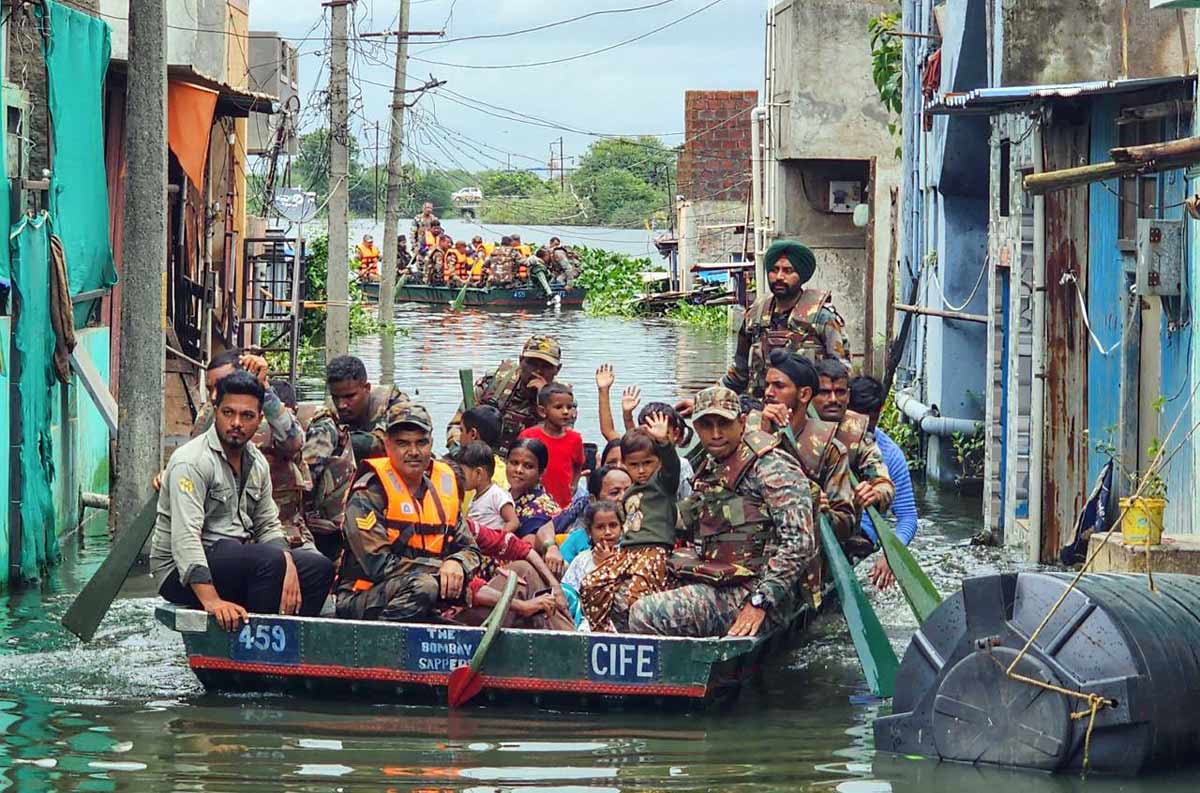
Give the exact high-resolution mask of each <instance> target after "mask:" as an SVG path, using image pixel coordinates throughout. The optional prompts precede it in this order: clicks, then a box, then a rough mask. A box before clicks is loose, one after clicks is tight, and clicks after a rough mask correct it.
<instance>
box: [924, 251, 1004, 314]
mask: <svg viewBox="0 0 1200 793" xmlns="http://www.w3.org/2000/svg"><path fill="white" fill-rule="evenodd" d="M988 261H989V258H988V257H986V256H985V257H984V259H983V266H982V267H980V268H979V277H978V278H976V279H975V288H973V289H972V290H971V294H969V295H967V299H966V300H965V301H963V304H962V305H961V306H956V305H953V304H952V303H951V302H950V301H949V300H947V299H946V293H945V292H944V291H942V280H941V279H940V278H938V274H937V267H936V266H934V267H932V268H930V271H929V275H930V277H931V278H933V283H934V285H935V286H936V287H937V290H938V297H940V298H941V299H942V305H943V306H945V307H946V308H948V309H949V310H951V311H962V310H963V309H964V308H966V307H967V306H969V305H971V301H972V300H974V299H975V293H976V292H978V291H979V286H980V284H982V283H983V276H984V275H986V274H987V270H988Z"/></svg>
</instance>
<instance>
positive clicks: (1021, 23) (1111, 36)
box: [996, 0, 1195, 85]
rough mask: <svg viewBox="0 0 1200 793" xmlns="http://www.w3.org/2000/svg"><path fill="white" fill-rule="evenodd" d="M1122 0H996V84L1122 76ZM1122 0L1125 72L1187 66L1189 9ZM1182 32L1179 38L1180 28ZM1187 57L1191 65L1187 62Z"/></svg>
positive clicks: (1164, 71) (1177, 70)
mask: <svg viewBox="0 0 1200 793" xmlns="http://www.w3.org/2000/svg"><path fill="white" fill-rule="evenodd" d="M1124 2H1125V0H1088V2H1082V3H1080V2H1063V0H1001V2H1000V4H999V5H998V6H997V12H998V16H999V30H1000V31H1001V35H1002V40H1003V50H1002V52H1003V56H1002V57H1001V58H999V59H997V60H996V62H997V64H998V65H999V67H1000V68H999V71H1000V79H1001V84H1002V85H1046V84H1054V83H1070V82H1080V81H1085V80H1112V79H1116V78H1118V77H1120V76H1122V69H1121V66H1122V63H1121V59H1122V40H1121V13H1122V6H1123V5H1124ZM1193 13H1194V12H1192V11H1185V12H1184V19H1183V22H1182V28H1180V24H1179V23H1178V22H1177V17H1176V15H1175V14H1173V13H1170V12H1168V11H1161V10H1151V9H1150V3H1149V0H1129V31H1128V51H1129V70H1128V73H1127V74H1126V75H1124V76H1128V77H1158V76H1163V75H1170V74H1186V73H1187V72H1188V71H1190V70H1191V69H1189V68H1188V67H1187V65H1186V62H1187V61H1189V60H1192V52H1191V49H1192V42H1193V40H1194V39H1193V30H1192V27H1193V25H1192V20H1191V16H1192V14H1193ZM1181 35H1182V36H1183V40H1182V41H1181V39H1180V36H1181ZM1194 63H1195V62H1194V60H1192V65H1193V66H1194Z"/></svg>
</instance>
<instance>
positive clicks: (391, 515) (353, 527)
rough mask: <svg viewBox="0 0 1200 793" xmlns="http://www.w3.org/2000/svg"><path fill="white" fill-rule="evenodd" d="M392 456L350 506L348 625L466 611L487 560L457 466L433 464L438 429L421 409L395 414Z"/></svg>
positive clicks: (340, 602) (375, 464)
mask: <svg viewBox="0 0 1200 793" xmlns="http://www.w3.org/2000/svg"><path fill="white" fill-rule="evenodd" d="M385 427H386V430H387V432H386V436H385V437H386V439H387V440H386V442H385V443H386V448H387V456H386V457H384V458H382V459H378V460H372V461H371V463H370V472H369V473H367V474H366V475H365V476H363V477H361V478H360V479H359V480H358V481H357V482H355V483H354V487H353V489H352V490H351V491H350V498H349V500H348V502H347V504H346V545H347V547H348V548H349V549H350V553H348V554H346V557H345V561H344V562H343V565H342V570H341V575H340V577H339V579H338V588H337V614H338V616H339V617H342V618H345V619H365V620H387V621H389V622H419V621H428V620H429V619H430V618H433V617H435V612H436V610H437V609H438V607H439V606H440V605H444V606H452V605H465V603H466V601H465V590H466V586H465V582H467V581H469V580H470V579H471V577H472V576H473V575H475V573H476V571H477V570H478V569H479V566H480V562H481V557H480V554H479V548H478V547H477V546H476V544H475V538H474V535H473V534H472V533H471V531H470V529H469V528H468V527H467V524H466V517H465V513H466V511H465V510H464V509H462V491H461V489H460V488H459V485H458V480H457V478H456V477H455V475H454V471H453V470H452V469H451V468H450V466H449V465H448V464H446V463H444V462H441V461H435V460H434V459H433V441H432V438H431V435H432V432H433V423H432V421H431V420H430V418H429V413H428V412H427V411H426V410H425V408H423V407H421V406H420V405H409V404H397V405H393V406H392V407H391V408H389V409H388V412H387V420H386V422H385Z"/></svg>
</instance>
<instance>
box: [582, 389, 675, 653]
mask: <svg viewBox="0 0 1200 793" xmlns="http://www.w3.org/2000/svg"><path fill="white" fill-rule="evenodd" d="M621 459H622V460H623V461H624V465H625V469H626V470H627V471H628V472H629V476H630V478H631V479H633V484H632V485H631V486H630V487H629V489H627V490H626V491H625V495H624V501H623V504H622V506H623V508H624V512H625V520H624V525H623V526H622V530H621V545H620V549H619V550H618V551H617V552H616V553H614V554H613V555H612V556H610V557H609V558H608V559H606V560H605V561H604V563H603V564H600V565H598V566H597V567H596V569H595V570H593V571H592V572H591V573H589V574H588V575H587V576H586V577H585V578H584V579H583V588H582V590H581V591H580V601H581V603H582V605H583V613H584V616H585V617H586V618H587V620H588V622H589V624H591V626H592V629H593V630H597V631H613V630H615V631H617V632H620V633H623V632H625V631H627V630H628V628H629V608H630V607H631V606H632V605H633V604H634V603H636V602H637V601H638V599H639V598H641V597H642V596H643V595H648V594H651V593H653V592H662V591H664V590H666V589H667V588H668V587H669V580H668V576H667V558H668V557H669V556H670V554H671V549H672V548H674V547H675V526H676V523H677V522H678V520H679V512H678V510H677V509H676V505H675V493H676V491H677V490H678V489H679V455H678V453H676V451H675V444H674V443H673V442H672V441H671V421H670V418H669V417H667V416H666V415H664V414H662V413H656V414H655V415H653V416H650V417H649V418H648V419H647V421H646V426H645V427H636V428H634V429H632V430H630V431H629V432H627V433H625V436H624V437H623V438H622V439H621Z"/></svg>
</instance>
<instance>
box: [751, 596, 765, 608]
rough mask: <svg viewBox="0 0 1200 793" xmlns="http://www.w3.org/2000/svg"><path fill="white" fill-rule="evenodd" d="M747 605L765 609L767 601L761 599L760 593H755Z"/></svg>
mask: <svg viewBox="0 0 1200 793" xmlns="http://www.w3.org/2000/svg"><path fill="white" fill-rule="evenodd" d="M749 603H750V605H751V606H754V608H756V609H761V608H765V607H766V603H767V600H766V598H764V597H763V594H762V592H755V593H754V594H753V595H751V596H750V600H749Z"/></svg>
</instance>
